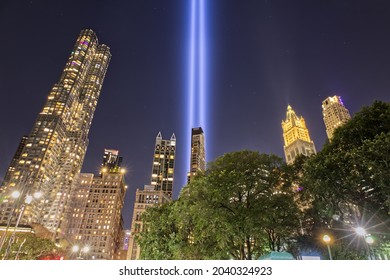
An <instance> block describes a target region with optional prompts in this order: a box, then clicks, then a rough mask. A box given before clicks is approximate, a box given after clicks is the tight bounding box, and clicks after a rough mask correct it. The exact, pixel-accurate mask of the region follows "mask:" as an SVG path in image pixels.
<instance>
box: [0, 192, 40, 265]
mask: <svg viewBox="0 0 390 280" xmlns="http://www.w3.org/2000/svg"><path fill="white" fill-rule="evenodd" d="M19 196H20V192H19V191H13V192H12V193H11V197H13V198H18V197H19ZM41 197H42V192H35V193H34V194H33V195H29V194H27V195H26V197H25V199H24V203H23V204H22V206H21V207H20V212H19V216H18V219H17V220H16V224H15V227H14V231H13V232H12V235H11V237H10V239H9V242H8V246H7V249H6V250H5V253H4V256H3V260H5V259H6V258H7V257H8V254H9V252H10V250H11V246H12V244H13V243H14V241H15V236H16V230H17V228H18V226H19V223H20V220H21V219H22V217H23V214H24V210H25V209H26V206H27V204H30V203H31V202H32V201H33V199H34V198H36V199H39V198H41ZM9 222H11V219H9ZM8 228H9V225H7V229H6V231H5V232H4V235H5V234H6V233H7V231H8ZM4 240H5V239H4ZM4 240H3V238H2V242H4ZM1 245H3V244H1Z"/></svg>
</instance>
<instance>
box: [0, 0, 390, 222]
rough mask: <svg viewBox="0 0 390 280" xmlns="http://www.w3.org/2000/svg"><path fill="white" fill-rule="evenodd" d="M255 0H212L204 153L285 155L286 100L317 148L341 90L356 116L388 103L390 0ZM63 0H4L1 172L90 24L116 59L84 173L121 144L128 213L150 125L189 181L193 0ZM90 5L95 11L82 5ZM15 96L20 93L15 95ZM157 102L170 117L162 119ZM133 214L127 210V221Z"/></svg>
mask: <svg viewBox="0 0 390 280" xmlns="http://www.w3.org/2000/svg"><path fill="white" fill-rule="evenodd" d="M258 2H259V1H257V2H252V1H248V2H246V4H245V5H242V4H240V3H241V2H238V1H231V2H228V3H227V2H226V1H213V2H212V3H208V4H207V6H208V7H207V13H208V23H209V25H208V26H207V28H208V30H209V34H210V38H209V45H208V49H209V53H210V54H209V59H208V66H209V71H208V72H209V74H210V76H209V77H208V92H209V98H210V100H209V101H210V108H212V113H209V115H208V125H209V128H210V130H209V131H210V133H209V134H207V143H208V147H209V148H208V150H207V159H208V161H212V160H214V159H215V158H216V157H217V156H219V155H222V154H223V153H225V152H229V151H237V150H242V149H250V150H258V151H260V152H264V153H274V154H277V155H278V156H280V157H282V158H283V157H284V156H283V136H282V129H281V127H280V122H281V121H282V120H283V119H284V116H285V108H286V106H287V105H288V104H290V105H291V106H292V107H293V108H294V109H295V110H296V111H297V112H299V115H302V116H304V118H305V120H306V124H307V126H308V129H309V131H310V135H311V138H312V140H313V141H314V143H315V144H316V148H317V151H320V150H321V148H322V146H323V143H324V142H325V141H326V132H325V126H324V123H323V120H322V112H321V103H322V101H323V100H324V99H325V98H327V97H328V96H333V95H340V96H341V97H342V98H343V100H344V102H345V106H346V107H347V109H348V110H349V111H350V112H351V115H353V114H354V113H356V112H357V111H359V110H360V108H361V107H362V106H368V105H370V104H371V103H372V101H373V100H374V99H379V100H383V101H389V90H390V84H389V81H388V79H387V76H388V74H389V72H390V70H389V65H390V54H389V53H388V52H387V49H389V48H390V39H389V38H387V36H386V32H385V31H386V26H389V25H390V20H389V19H388V17H387V16H386V15H387V12H388V11H389V10H390V5H389V4H387V3H384V2H382V1H377V2H376V4H377V5H373V4H367V3H365V2H364V1H349V2H344V3H342V4H338V3H336V2H330V3H327V4H318V3H306V2H305V1H299V2H297V3H295V4H292V3H283V4H281V3H278V2H276V1H264V2H262V3H258ZM66 3H68V2H63V3H60V4H59V6H58V5H57V3H56V4H52V3H50V4H48V5H43V4H40V3H35V2H34V3H32V4H31V3H30V2H29V1H26V2H20V3H13V2H12V1H8V2H6V3H5V4H4V5H3V7H2V9H1V10H0V12H1V19H0V20H1V23H2V25H1V26H2V28H3V29H2V31H3V34H4V36H6V38H7V40H5V41H4V43H3V44H2V45H1V46H0V50H1V52H2V53H5V54H7V56H6V57H5V61H4V63H3V64H2V65H1V66H0V70H1V72H0V73H1V75H0V85H1V88H2V92H3V93H4V94H5V95H3V108H2V110H1V112H0V119H2V120H3V131H4V135H5V136H4V137H2V139H1V140H0V155H1V162H0V178H1V179H2V178H3V177H4V175H5V172H6V170H7V168H8V166H9V164H10V162H11V159H12V157H13V154H14V153H15V151H16V149H17V146H18V144H19V142H20V139H21V138H22V136H23V135H25V134H28V133H29V132H30V129H31V126H32V124H33V122H34V119H35V117H36V115H37V113H38V112H39V111H40V110H41V109H42V107H43V105H44V101H45V99H46V97H47V93H48V92H49V90H50V87H51V85H52V84H53V83H54V82H55V81H56V80H57V78H58V74H59V73H60V71H61V69H62V67H63V65H64V63H65V62H66V59H67V58H68V56H69V51H71V49H72V43H73V42H74V38H75V37H76V36H77V34H78V33H79V31H80V30H81V29H85V28H91V29H92V30H94V31H95V32H97V35H98V37H99V40H100V41H101V42H104V43H107V45H109V46H110V48H111V52H112V54H113V60H112V62H111V64H110V69H109V70H108V72H107V77H106V81H105V84H104V86H103V89H102V95H101V100H100V101H99V104H98V106H97V110H96V114H95V118H94V121H93V124H92V127H91V131H90V136H89V138H90V143H89V147H88V149H87V154H86V156H85V160H84V165H83V168H82V171H83V172H95V173H97V172H99V168H100V163H101V154H102V151H104V149H111V148H112V149H116V150H119V151H120V154H121V155H122V156H123V157H124V159H125V160H124V162H123V167H124V168H126V169H127V171H128V173H127V174H126V182H127V183H128V185H129V190H128V192H127V196H126V197H127V198H126V201H127V202H126V206H125V208H124V212H129V213H131V211H132V206H131V205H129V201H130V200H131V199H132V197H134V194H135V190H136V189H137V188H141V187H142V186H143V185H144V184H147V182H148V180H149V178H150V173H151V170H150V164H151V163H150V158H151V155H153V139H154V138H155V135H156V134H157V133H158V132H159V131H161V132H162V134H163V135H168V134H171V133H172V132H173V133H175V135H176V137H177V144H178V150H177V157H178V158H177V160H176V170H175V186H174V194H175V195H176V196H177V194H178V192H179V190H180V188H181V187H182V186H183V185H184V184H185V181H186V173H187V171H188V163H187V162H185V157H186V155H185V153H186V152H187V151H188V147H187V146H186V143H185V138H186V137H185V136H186V134H190V131H185V129H184V127H185V125H184V124H183V122H184V121H182V118H183V116H184V115H185V114H186V108H185V105H184V96H183V95H184V93H185V89H186V83H185V81H186V75H185V74H184V73H185V71H186V70H185V69H186V62H185V60H186V59H185V57H186V44H187V42H186V38H187V36H186V35H185V32H186V30H187V26H186V24H187V22H188V13H187V12H188V7H187V6H186V5H187V4H186V2H185V1H167V2H164V3H156V2H154V1H143V3H126V4H121V5H120V4H115V5H112V6H109V8H106V7H105V6H104V5H102V4H96V5H91V3H87V2H86V3H81V4H79V5H80V7H79V8H80V9H79V10H73V9H72V8H71V6H72V5H68V4H66ZM122 5H123V6H122ZM67 6H69V7H67ZM87 8H88V9H91V12H90V13H88V15H85V13H84V12H85V11H86V9H87ZM290 11H291V12H290ZM127 13H128V15H127ZM22 16H23V17H24V18H23V19H22V18H21V17H22ZM362 18H364V19H365V20H364V21H363V20H361V19H362ZM243 19H245V20H243ZM47 22H50V23H51V24H47ZM308 23H311V24H308ZM57 30H58V31H60V32H55V31H57ZM211 35H212V36H211ZM25 42H29V44H25ZM47 46H50V47H47ZM55 46H61V47H55ZM54 69H56V70H54ZM35 73H40V75H37V74H35ZM4 96H5V97H4ZM20 100H25V102H23V104H20ZM154 100H158V102H153V101H154ZM164 108H166V109H167V110H166V111H165V110H162V109H164ZM158 112H163V113H164V114H165V115H164V118H158V117H156V115H158V114H159V113H158ZM233 132H234V133H233ZM130 222H131V221H129V220H125V224H127V227H129V226H128V225H129V223H130Z"/></svg>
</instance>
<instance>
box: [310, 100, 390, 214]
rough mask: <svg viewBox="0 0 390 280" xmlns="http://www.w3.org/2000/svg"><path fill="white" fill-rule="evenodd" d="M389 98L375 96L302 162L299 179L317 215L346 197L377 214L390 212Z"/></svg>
mask: <svg viewBox="0 0 390 280" xmlns="http://www.w3.org/2000/svg"><path fill="white" fill-rule="evenodd" d="M389 167H390V104H389V103H384V102H375V103H374V104H373V105H372V106H370V107H366V108H363V109H362V110H361V111H360V112H359V113H357V114H356V115H355V116H354V117H353V118H352V119H351V120H350V121H349V122H348V123H346V124H345V125H344V126H342V127H340V128H338V129H336V131H335V134H334V137H333V139H332V141H331V142H329V143H327V144H325V146H324V148H323V150H322V151H321V152H319V153H318V154H317V155H316V156H314V157H312V158H311V159H310V160H308V161H307V162H306V163H305V165H304V184H305V186H306V189H307V190H308V191H309V192H310V194H311V195H313V197H314V198H315V200H316V201H315V202H316V203H318V205H319V210H320V211H321V212H322V213H321V214H322V215H323V216H326V217H327V218H331V217H332V215H334V214H343V211H342V209H341V208H340V203H343V202H345V203H351V204H354V205H357V206H359V207H360V208H361V209H363V210H364V209H365V210H368V211H370V212H372V211H374V212H376V213H377V214H379V215H380V216H382V217H385V216H387V217H388V215H389V213H390V205H389V204H390V201H389V198H390V188H389V186H390V172H389Z"/></svg>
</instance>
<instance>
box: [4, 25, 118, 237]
mask: <svg viewBox="0 0 390 280" xmlns="http://www.w3.org/2000/svg"><path fill="white" fill-rule="evenodd" d="M110 59H111V54H110V51H109V48H108V47H107V46H106V45H101V44H99V43H98V39H97V36H96V34H95V33H94V32H93V31H92V30H88V29H87V30H82V31H81V33H80V35H79V37H78V38H77V40H76V43H75V46H74V48H73V50H72V53H71V55H70V57H69V59H68V61H67V63H66V66H65V68H64V70H63V72H62V75H61V77H60V79H59V81H58V83H56V84H54V86H53V87H52V89H51V91H50V93H49V95H48V98H47V100H46V103H45V105H44V107H43V109H42V111H41V112H40V113H39V115H38V117H37V119H36V121H35V123H34V125H33V128H32V130H31V133H30V134H29V136H28V139H27V140H26V144H25V146H24V148H23V150H22V154H21V156H20V159H19V161H18V162H17V163H16V165H15V167H14V172H13V174H12V176H10V178H8V179H7V180H4V181H3V183H2V187H1V193H0V194H1V195H4V196H6V197H8V196H9V193H10V192H11V191H13V190H16V189H17V190H19V191H20V192H21V193H22V196H20V199H21V198H23V197H24V196H25V195H26V194H32V193H35V192H37V191H39V192H40V193H42V194H43V195H42V196H41V198H40V199H35V200H34V201H33V202H32V203H31V204H29V205H28V206H27V207H26V209H25V212H24V215H23V220H22V223H27V224H29V223H39V224H42V225H43V226H45V227H46V228H47V229H48V230H50V231H51V232H52V233H53V236H56V235H57V234H60V235H61V232H60V226H61V221H62V216H63V213H64V211H65V209H66V207H67V203H68V198H69V195H70V194H69V192H70V189H71V186H72V183H73V181H74V178H75V176H76V175H77V174H78V173H79V172H80V169H81V166H82V163H83V160H84V156H85V152H86V149H87V146H88V133H89V129H90V126H91V122H92V118H93V115H94V112H95V109H96V105H97V101H98V99H99V95H100V91H101V88H102V84H103V80H104V77H105V74H106V71H107V67H108V64H109V62H110ZM18 203H20V201H17V200H16V201H15V200H12V199H11V198H10V199H6V200H5V203H3V204H2V206H0V207H1V209H0V210H1V215H0V222H4V221H7V220H8V218H9V217H10V216H11V215H12V213H13V210H14V209H15V208H17V204H18ZM11 217H12V216H11Z"/></svg>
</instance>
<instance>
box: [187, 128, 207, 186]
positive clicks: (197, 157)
mask: <svg viewBox="0 0 390 280" xmlns="http://www.w3.org/2000/svg"><path fill="white" fill-rule="evenodd" d="M190 161H191V162H190V172H189V173H188V175H187V181H188V183H189V182H190V181H191V179H192V177H193V176H195V175H196V174H197V173H198V172H199V171H205V170H206V151H205V137H204V132H203V129H202V128H201V127H195V128H192V129H191V158H190Z"/></svg>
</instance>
